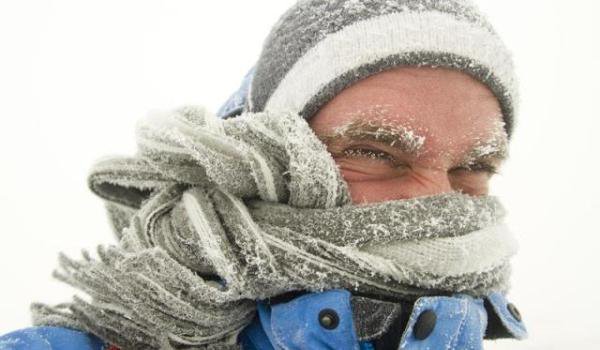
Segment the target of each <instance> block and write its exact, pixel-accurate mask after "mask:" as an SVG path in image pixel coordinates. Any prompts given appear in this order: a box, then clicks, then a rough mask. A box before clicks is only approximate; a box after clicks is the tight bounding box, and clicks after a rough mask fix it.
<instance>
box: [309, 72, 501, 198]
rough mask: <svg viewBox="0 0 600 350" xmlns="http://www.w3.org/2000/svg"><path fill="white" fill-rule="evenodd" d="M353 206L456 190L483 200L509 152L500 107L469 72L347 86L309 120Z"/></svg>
mask: <svg viewBox="0 0 600 350" xmlns="http://www.w3.org/2000/svg"><path fill="white" fill-rule="evenodd" d="M309 124H310V126H311V127H312V129H313V130H314V131H315V133H316V135H317V136H318V137H319V138H320V139H321V140H322V141H323V142H324V143H325V144H326V145H327V148H328V150H329V152H330V153H331V154H332V155H333V158H334V159H335V161H336V163H337V165H338V167H339V168H340V171H341V173H342V176H343V177H344V179H345V180H346V182H347V183H348V185H349V189H350V194H351V196H352V201H353V202H354V203H369V202H379V201H386V200H394V199H407V198H412V197H420V196H427V195H434V194H440V193H445V192H451V191H461V192H463V193H466V194H470V195H484V194H487V192H488V183H489V180H490V178H491V177H492V175H493V174H494V173H495V172H496V171H497V168H498V167H499V165H500V163H501V161H502V160H503V159H504V158H505V157H506V153H507V148H506V147H507V135H506V132H505V130H504V124H503V122H502V115H501V110H500V105H499V103H498V101H497V99H496V98H495V96H494V95H493V94H492V92H491V91H490V90H489V89H488V88H487V87H486V86H485V85H483V84H482V83H480V82H478V81H476V80H475V79H473V78H472V77H470V76H468V75H467V74H465V73H462V72H459V71H455V70H449V69H443V68H425V67H419V68H417V67H401V68H396V69H393V70H388V71H384V72H381V73H379V74H376V75H373V76H370V77H368V78H366V79H363V80H361V81H359V82H357V83H356V84H354V85H352V86H350V87H348V88H346V89H345V90H343V91H342V92H341V93H339V94H338V95H337V96H336V97H335V98H334V99H333V100H331V101H330V102H329V103H328V104H326V105H325V106H324V107H323V108H321V110H320V111H319V112H318V113H317V114H316V115H315V116H314V117H313V118H311V120H310V122H309Z"/></svg>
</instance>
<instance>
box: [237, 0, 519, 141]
mask: <svg viewBox="0 0 600 350" xmlns="http://www.w3.org/2000/svg"><path fill="white" fill-rule="evenodd" d="M398 66H432V67H446V68H451V69H457V70H460V71H463V72H465V73H467V74H469V75H471V76H473V77H474V78H475V79H477V80H479V81H481V82H482V83H483V84H485V85H487V86H488V87H489V88H490V90H491V91H492V92H493V93H494V95H495V96H496V98H497V99H498V101H499V102H500V106H501V109H502V113H503V116H504V121H505V126H506V130H507V132H508V133H509V134H510V133H511V131H512V127H513V119H514V114H515V110H516V104H517V98H518V91H517V80H516V77H515V73H514V65H513V61H512V57H511V54H510V52H509V51H508V49H507V48H506V47H505V45H504V43H503V42H502V40H501V39H500V37H499V36H498V34H497V33H496V32H495V30H494V29H493V28H492V26H491V24H490V23H489V22H488V21H487V20H486V18H485V17H484V16H483V14H482V13H481V12H480V11H479V9H478V8H477V7H476V6H475V5H474V4H473V3H472V2H471V1H469V0H299V1H298V2H297V3H296V4H295V5H294V6H292V7H291V8H290V9H289V10H287V11H286V12H285V13H284V14H283V15H282V16H281V17H280V19H279V21H278V22H277V23H276V24H275V25H274V26H273V28H272V29H271V32H270V33H269V35H268V37H267V38H266V40H265V42H264V45H263V49H262V53H261V55H260V57H259V60H258V62H257V63H256V65H255V66H254V67H253V69H252V70H251V71H250V72H249V73H248V75H247V76H246V78H245V80H244V83H243V84H242V85H243V90H244V93H245V94H246V95H245V96H244V99H243V101H244V104H243V110H245V111H250V112H259V111H276V110H286V111H289V110H292V111H294V112H296V113H298V114H300V115H302V116H303V117H304V118H307V119H308V118H310V117H312V116H313V115H314V114H315V113H316V112H317V111H318V110H319V109H320V108H321V107H322V106H323V105H325V104H326V103H327V102H329V101H330V100H331V99H333V98H334V97H335V96H336V95H337V94H338V93H339V92H341V91H342V90H343V89H344V88H346V87H348V86H350V85H351V84H353V83H355V82H357V81H358V80H361V79H363V78H366V77H367V76H370V75H373V74H376V73H378V72H381V71H384V70H386V69H391V68H395V67H398Z"/></svg>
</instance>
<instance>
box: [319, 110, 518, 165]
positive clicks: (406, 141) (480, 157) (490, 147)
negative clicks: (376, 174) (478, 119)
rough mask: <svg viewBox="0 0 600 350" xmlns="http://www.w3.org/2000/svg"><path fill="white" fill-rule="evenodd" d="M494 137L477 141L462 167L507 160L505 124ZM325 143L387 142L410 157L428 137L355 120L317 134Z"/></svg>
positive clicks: (377, 123)
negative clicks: (482, 162) (326, 132)
mask: <svg viewBox="0 0 600 350" xmlns="http://www.w3.org/2000/svg"><path fill="white" fill-rule="evenodd" d="M498 130H499V131H498V132H495V133H494V134H493V135H492V137H491V138H488V139H485V140H478V141H477V142H476V143H475V145H474V147H473V148H472V149H471V150H470V151H469V152H468V153H467V154H466V156H464V157H463V159H462V160H461V161H460V162H459V163H460V165H461V166H472V165H474V164H477V163H478V162H481V161H484V160H488V161H489V160H492V161H500V162H501V161H504V160H505V159H506V158H507V157H508V137H507V135H506V133H505V132H504V128H503V127H499V129H498ZM317 136H318V138H319V139H320V140H321V141H322V142H323V143H324V144H325V145H331V144H335V143H341V142H344V141H355V142H357V141H370V142H375V143H383V144H387V145H389V146H391V147H393V148H395V149H397V150H399V151H401V152H403V153H404V154H406V155H408V156H413V157H416V156H418V155H420V154H421V153H422V150H423V146H424V144H425V140H426V138H425V136H422V135H419V134H417V133H416V132H415V131H413V130H411V129H409V128H406V127H404V126H397V125H391V124H389V123H385V122H383V121H381V120H375V121H365V120H354V121H351V122H350V123H348V124H345V125H342V126H341V127H338V128H336V129H335V130H334V131H333V133H330V134H324V135H317Z"/></svg>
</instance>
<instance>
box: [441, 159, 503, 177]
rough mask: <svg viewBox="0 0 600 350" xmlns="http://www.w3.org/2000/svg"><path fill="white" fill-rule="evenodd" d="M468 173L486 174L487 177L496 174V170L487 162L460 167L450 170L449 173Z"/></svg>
mask: <svg viewBox="0 0 600 350" xmlns="http://www.w3.org/2000/svg"><path fill="white" fill-rule="evenodd" d="M460 171H465V172H470V173H481V174H488V175H489V176H492V175H495V174H498V168H497V167H496V166H495V165H494V164H491V163H487V162H478V163H473V164H469V165H462V166H459V167H456V168H453V169H450V172H460Z"/></svg>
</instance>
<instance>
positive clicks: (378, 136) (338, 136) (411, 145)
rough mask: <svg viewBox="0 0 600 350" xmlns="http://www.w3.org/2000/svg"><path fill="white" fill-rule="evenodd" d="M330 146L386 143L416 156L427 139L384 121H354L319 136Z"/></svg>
mask: <svg viewBox="0 0 600 350" xmlns="http://www.w3.org/2000/svg"><path fill="white" fill-rule="evenodd" d="M318 137H319V139H320V140H321V141H322V142H323V143H325V144H326V145H329V144H331V143H335V142H341V141H371V142H378V143H384V144H387V145H389V146H390V147H393V148H395V149H398V150H400V151H402V152H404V153H405V154H408V155H413V156H416V155H418V154H419V153H420V151H421V150H422V148H423V145H424V144H425V137H424V136H421V135H418V134H417V133H415V132H414V131H413V130H410V129H408V128H406V127H403V126H392V125H390V124H386V123H385V122H382V121H364V120H354V121H352V122H350V123H348V124H346V125H343V126H341V127H338V128H336V129H335V130H334V132H333V133H331V134H327V135H318Z"/></svg>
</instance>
